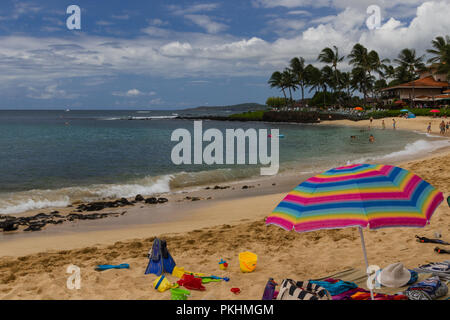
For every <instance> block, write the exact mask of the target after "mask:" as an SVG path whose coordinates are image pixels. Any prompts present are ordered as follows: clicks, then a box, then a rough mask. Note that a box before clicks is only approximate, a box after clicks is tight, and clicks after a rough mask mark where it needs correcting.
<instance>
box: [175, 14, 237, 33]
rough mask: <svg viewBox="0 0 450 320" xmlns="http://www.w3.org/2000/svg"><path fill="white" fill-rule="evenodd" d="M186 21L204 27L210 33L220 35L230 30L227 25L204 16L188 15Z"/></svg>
mask: <svg viewBox="0 0 450 320" xmlns="http://www.w3.org/2000/svg"><path fill="white" fill-rule="evenodd" d="M184 17H185V18H186V19H188V20H190V21H191V22H193V23H195V24H196V25H198V26H199V27H202V28H203V29H205V30H206V32H208V33H219V32H222V31H224V30H225V29H227V28H228V26H227V25H225V24H223V23H220V22H215V21H213V20H212V19H211V18H210V17H209V16H207V15H202V14H187V15H185V16H184Z"/></svg>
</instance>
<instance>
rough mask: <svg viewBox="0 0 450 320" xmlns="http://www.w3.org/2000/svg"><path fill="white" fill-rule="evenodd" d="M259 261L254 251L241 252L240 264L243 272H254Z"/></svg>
mask: <svg viewBox="0 0 450 320" xmlns="http://www.w3.org/2000/svg"><path fill="white" fill-rule="evenodd" d="M257 261H258V256H257V255H256V254H254V253H251V252H248V251H245V252H241V253H239V266H240V267H241V271H242V272H253V270H255V268H256V262H257Z"/></svg>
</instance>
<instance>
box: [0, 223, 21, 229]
mask: <svg viewBox="0 0 450 320" xmlns="http://www.w3.org/2000/svg"><path fill="white" fill-rule="evenodd" d="M0 228H2V229H3V231H15V230H17V229H18V228H19V226H18V224H16V223H14V222H13V221H5V222H1V223H0Z"/></svg>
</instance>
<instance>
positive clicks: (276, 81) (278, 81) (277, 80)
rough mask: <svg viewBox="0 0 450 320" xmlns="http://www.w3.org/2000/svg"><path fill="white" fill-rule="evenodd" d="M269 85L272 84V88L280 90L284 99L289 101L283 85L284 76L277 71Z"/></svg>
mask: <svg viewBox="0 0 450 320" xmlns="http://www.w3.org/2000/svg"><path fill="white" fill-rule="evenodd" d="M267 83H268V84H270V87H271V88H279V89H280V90H281V91H282V92H283V95H284V98H285V99H287V97H286V91H285V89H286V88H285V87H284V84H283V75H282V73H281V72H280V71H275V72H274V73H272V76H271V77H270V79H269V81H268V82H267Z"/></svg>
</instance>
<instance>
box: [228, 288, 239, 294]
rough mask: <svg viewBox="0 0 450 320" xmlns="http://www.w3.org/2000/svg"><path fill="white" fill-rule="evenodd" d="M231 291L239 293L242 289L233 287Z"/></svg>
mask: <svg viewBox="0 0 450 320" xmlns="http://www.w3.org/2000/svg"><path fill="white" fill-rule="evenodd" d="M230 291H231V292H233V293H234V294H239V293H241V289H239V288H231V290H230Z"/></svg>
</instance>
